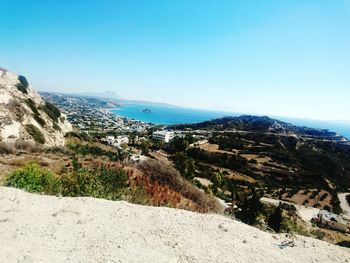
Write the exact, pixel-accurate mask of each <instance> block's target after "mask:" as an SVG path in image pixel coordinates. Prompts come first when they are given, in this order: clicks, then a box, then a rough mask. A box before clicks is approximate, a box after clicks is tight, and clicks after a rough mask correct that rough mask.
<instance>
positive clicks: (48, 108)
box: [41, 101, 61, 122]
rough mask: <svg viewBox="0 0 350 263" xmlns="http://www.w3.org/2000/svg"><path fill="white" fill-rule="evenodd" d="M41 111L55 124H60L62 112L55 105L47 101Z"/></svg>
mask: <svg viewBox="0 0 350 263" xmlns="http://www.w3.org/2000/svg"><path fill="white" fill-rule="evenodd" d="M41 109H42V110H43V111H44V112H45V113H46V114H47V115H48V116H49V117H50V118H51V119H52V121H53V122H58V118H59V117H60V116H61V112H60V110H59V109H58V108H57V107H56V106H55V105H53V104H52V103H50V102H48V101H46V102H45V105H44V106H42V107H41Z"/></svg>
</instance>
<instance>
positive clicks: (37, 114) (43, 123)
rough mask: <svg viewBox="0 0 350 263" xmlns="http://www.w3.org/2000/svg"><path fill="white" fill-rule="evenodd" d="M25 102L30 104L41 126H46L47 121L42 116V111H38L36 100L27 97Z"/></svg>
mask: <svg viewBox="0 0 350 263" xmlns="http://www.w3.org/2000/svg"><path fill="white" fill-rule="evenodd" d="M25 103H26V104H27V105H28V106H29V108H30V109H31V110H32V112H33V116H34V119H35V120H36V121H37V122H38V123H39V124H40V125H41V126H45V124H46V123H45V121H44V120H43V119H42V118H41V117H40V113H39V111H38V109H37V108H36V106H35V102H34V101H33V100H32V99H27V100H25Z"/></svg>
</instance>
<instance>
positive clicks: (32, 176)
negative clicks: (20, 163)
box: [5, 163, 60, 195]
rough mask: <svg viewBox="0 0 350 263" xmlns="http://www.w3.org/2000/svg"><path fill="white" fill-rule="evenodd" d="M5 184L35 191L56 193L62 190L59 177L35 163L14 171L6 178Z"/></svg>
mask: <svg viewBox="0 0 350 263" xmlns="http://www.w3.org/2000/svg"><path fill="white" fill-rule="evenodd" d="M5 185H6V186H10V187H15V188H20V189H23V190H26V191H28V192H35V193H45V194H51V195H55V194H58V193H59V192H60V181H59V179H58V178H57V177H56V176H55V175H54V174H53V173H51V172H49V171H48V170H46V169H43V168H41V167H40V166H39V165H37V164H35V163H30V164H27V165H25V166H24V167H23V168H20V169H18V170H16V171H14V172H12V173H11V174H10V175H9V176H8V177H6V178H5Z"/></svg>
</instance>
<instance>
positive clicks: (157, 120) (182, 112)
mask: <svg viewBox="0 0 350 263" xmlns="http://www.w3.org/2000/svg"><path fill="white" fill-rule="evenodd" d="M120 104H121V107H118V108H115V109H112V110H111V112H113V113H114V114H116V115H118V116H122V117H126V118H128V119H134V120H139V121H142V122H146V123H152V124H164V125H171V124H184V123H186V124H188V123H197V122H202V121H206V120H211V119H215V118H221V117H225V116H240V115H244V114H243V113H234V112H224V111H211V110H200V109H192V108H184V107H178V106H172V105H168V104H158V103H148V102H123V103H120ZM270 117H271V118H275V119H278V120H281V121H285V122H289V123H291V124H293V125H297V126H306V127H310V128H319V129H328V130H330V131H333V132H337V133H339V134H341V135H343V136H344V137H346V138H348V139H350V122H346V121H319V120H312V119H298V118H288V117H279V116H270Z"/></svg>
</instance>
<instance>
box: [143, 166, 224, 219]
mask: <svg viewBox="0 0 350 263" xmlns="http://www.w3.org/2000/svg"><path fill="white" fill-rule="evenodd" d="M139 169H140V170H141V171H142V172H144V174H145V175H146V176H148V177H149V178H150V180H151V182H157V183H159V184H162V185H166V186H168V187H169V188H170V189H172V190H174V191H176V192H179V193H181V194H182V196H184V197H185V198H188V199H190V200H191V201H193V202H194V203H195V204H197V205H198V207H199V210H200V211H201V212H216V213H220V212H222V206H221V204H220V203H219V202H218V201H217V200H216V199H215V198H214V197H212V196H209V195H207V194H205V193H203V192H202V191H201V190H199V189H198V188H196V187H195V186H194V185H192V184H191V183H190V182H188V181H186V180H185V179H184V178H183V177H182V176H181V175H180V174H179V173H178V172H177V171H176V170H175V169H174V168H173V167H171V166H168V165H165V164H164V163H161V162H158V161H155V160H149V161H144V162H141V163H140V164H139Z"/></svg>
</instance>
